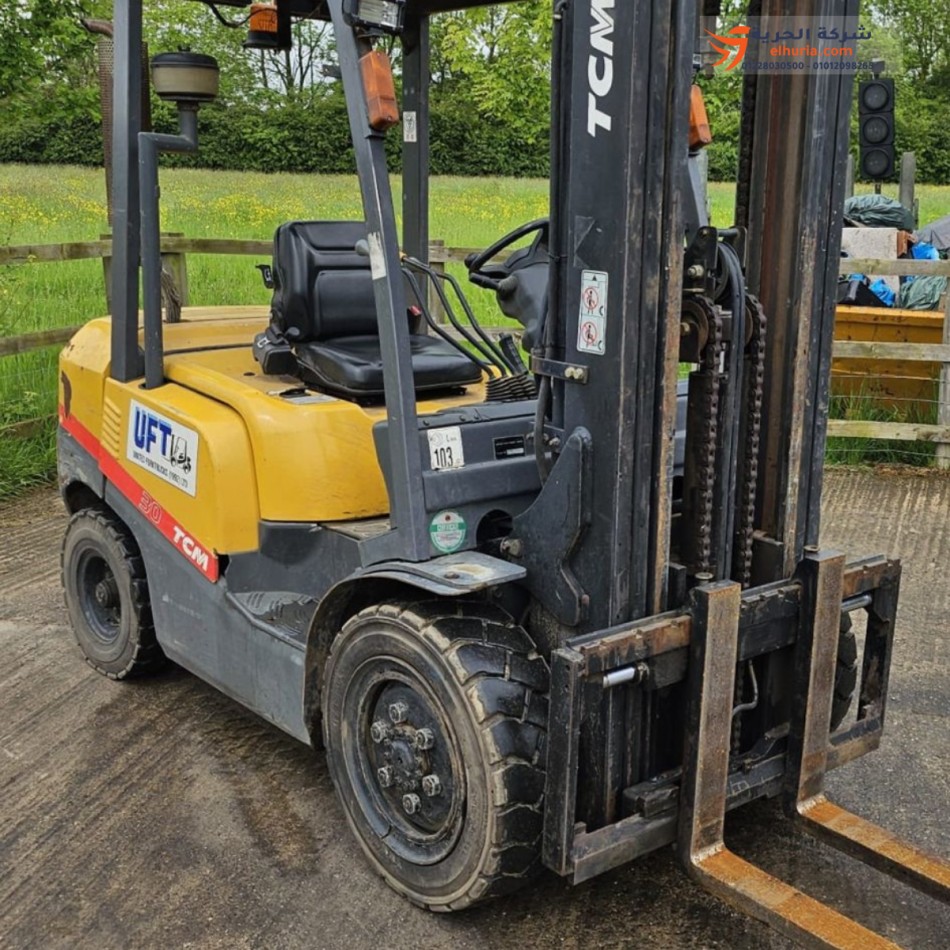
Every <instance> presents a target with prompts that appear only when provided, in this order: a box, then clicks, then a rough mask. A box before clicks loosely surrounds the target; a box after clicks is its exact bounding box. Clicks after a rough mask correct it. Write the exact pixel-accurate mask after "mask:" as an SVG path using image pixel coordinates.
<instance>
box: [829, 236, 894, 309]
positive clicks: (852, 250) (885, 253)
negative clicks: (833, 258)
mask: <svg viewBox="0 0 950 950" xmlns="http://www.w3.org/2000/svg"><path fill="white" fill-rule="evenodd" d="M897 233H898V232H897V228H842V229H841V250H842V251H847V252H848V254H850V255H851V257H860V258H871V259H879V260H888V261H896V260H897ZM867 277H868V279H869V280H870V281H871V283H872V284H873V283H874V281H876V280H877V279H878V277H883V278H884V282H885V283H886V284H887V286H888V287H890V288H891V290H893V291H894V293H895V294H896V293H897V291H898V290H899V289H900V281H899V280H898V278H897V277H894V276H893V275H890V274H868V275H867Z"/></svg>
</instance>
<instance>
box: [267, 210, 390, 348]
mask: <svg viewBox="0 0 950 950" xmlns="http://www.w3.org/2000/svg"><path fill="white" fill-rule="evenodd" d="M361 240H363V241H365V240H366V225H365V224H364V223H363V222H362V221H290V222H288V223H287V224H282V225H281V226H280V227H279V228H278V229H277V231H276V233H275V234H274V297H273V300H272V302H271V309H272V311H273V323H274V324H275V325H276V327H277V329H278V330H280V332H281V333H283V334H284V336H285V337H286V338H287V339H288V340H289V341H290V342H291V343H305V342H308V341H318V340H328V339H332V338H333V337H340V336H376V335H377V333H378V329H377V322H376V301H375V298H374V296H373V279H372V275H371V273H370V265H369V259H368V258H366V257H363V256H361V255H360V254H357V253H356V250H355V248H356V242H357V241H361Z"/></svg>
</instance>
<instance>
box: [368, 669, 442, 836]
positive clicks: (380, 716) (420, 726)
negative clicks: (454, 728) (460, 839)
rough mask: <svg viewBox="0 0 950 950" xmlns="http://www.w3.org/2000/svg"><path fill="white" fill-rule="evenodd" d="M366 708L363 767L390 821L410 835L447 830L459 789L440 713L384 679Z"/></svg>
mask: <svg viewBox="0 0 950 950" xmlns="http://www.w3.org/2000/svg"><path fill="white" fill-rule="evenodd" d="M367 711H368V712H369V713H370V715H371V717H372V718H371V719H370V722H369V723H368V726H369V728H368V730H367V732H368V736H367V738H368V740H369V741H368V742H367V743H366V754H367V758H368V759H369V765H370V766H371V769H370V770H369V771H370V774H371V775H373V776H375V779H376V785H377V787H378V790H379V793H380V795H381V797H382V800H383V803H384V805H385V807H386V810H387V811H388V812H389V815H390V818H391V820H393V821H394V822H395V823H398V824H399V825H400V826H401V827H403V829H404V831H408V832H409V833H410V836H411V837H419V836H420V834H421V835H422V836H425V837H426V838H428V837H430V836H433V835H435V836H440V835H441V834H443V833H447V832H448V831H449V830H450V828H449V826H450V825H452V824H453V822H454V820H455V819H456V818H457V815H458V813H459V810H460V801H459V800H458V799H459V798H460V795H461V788H460V783H459V782H458V781H457V778H456V775H457V765H456V764H455V762H456V759H457V756H456V753H455V751H454V747H453V741H452V740H451V739H450V737H449V734H448V732H447V728H446V725H445V723H444V722H443V718H442V716H441V715H440V712H439V711H438V710H437V709H435V708H434V707H433V705H432V704H431V702H430V701H429V700H428V699H427V698H426V697H424V696H422V695H420V693H419V692H417V691H416V690H415V689H414V688H412V687H411V686H409V685H408V684H406V683H402V682H389V683H387V684H386V685H385V686H384V687H383V688H382V689H381V690H380V692H379V694H378V695H377V697H376V701H375V703H373V704H372V705H371V708H370V709H368V710H367Z"/></svg>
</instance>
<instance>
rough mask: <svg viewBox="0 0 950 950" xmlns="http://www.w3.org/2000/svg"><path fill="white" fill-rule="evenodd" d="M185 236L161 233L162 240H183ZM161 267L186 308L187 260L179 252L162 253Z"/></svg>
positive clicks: (176, 232)
mask: <svg viewBox="0 0 950 950" xmlns="http://www.w3.org/2000/svg"><path fill="white" fill-rule="evenodd" d="M184 236H185V235H184V234H182V233H181V232H180V231H175V232H168V231H163V232H162V239H163V242H164V239H165V238H183V237H184ZM162 267H163V268H164V269H165V270H167V271H168V273H169V274H171V276H172V280H174V282H175V287H176V288H177V290H178V297H179V300H180V301H181V305H182V306H183V307H187V306H188V260H187V258H186V256H185V255H184V254H183V253H181V251H163V252H162Z"/></svg>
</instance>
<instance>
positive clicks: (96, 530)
mask: <svg viewBox="0 0 950 950" xmlns="http://www.w3.org/2000/svg"><path fill="white" fill-rule="evenodd" d="M61 564H62V578H63V591H64V594H65V597H66V609H67V611H68V612H69V619H70V620H71V621H72V627H73V632H74V633H75V635H76V640H77V641H78V643H79V648H80V649H81V650H82V652H83V655H84V656H85V658H86V661H87V662H88V663H89V665H90V666H91V667H92V668H93V669H95V670H97V671H98V672H100V673H102V674H103V675H104V676H108V677H109V678H110V679H116V680H121V679H125V678H126V677H128V676H134V675H139V674H143V673H152V672H155V671H157V670H159V669H160V668H161V667H162V666H164V664H165V657H164V654H163V653H162V650H161V647H160V646H159V645H158V641H157V640H156V638H155V629H154V627H153V626H152V609H151V606H150V603H149V596H148V581H147V579H146V577H145V565H144V563H143V561H142V555H141V553H140V552H139V548H138V545H137V544H136V543H135V538H133V537H132V533H131V532H130V531H129V529H128V528H127V527H126V526H125V524H123V522H122V521H120V520H119V518H117V517H116V515H115V514H113V512H111V511H110V510H109V509H107V508H105V507H94V508H83V509H82V510H80V511H77V512H76V513H75V514H74V515H73V516H72V518H70V520H69V525H68V526H67V528H66V536H65V538H64V539H63V552H62V560H61Z"/></svg>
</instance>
